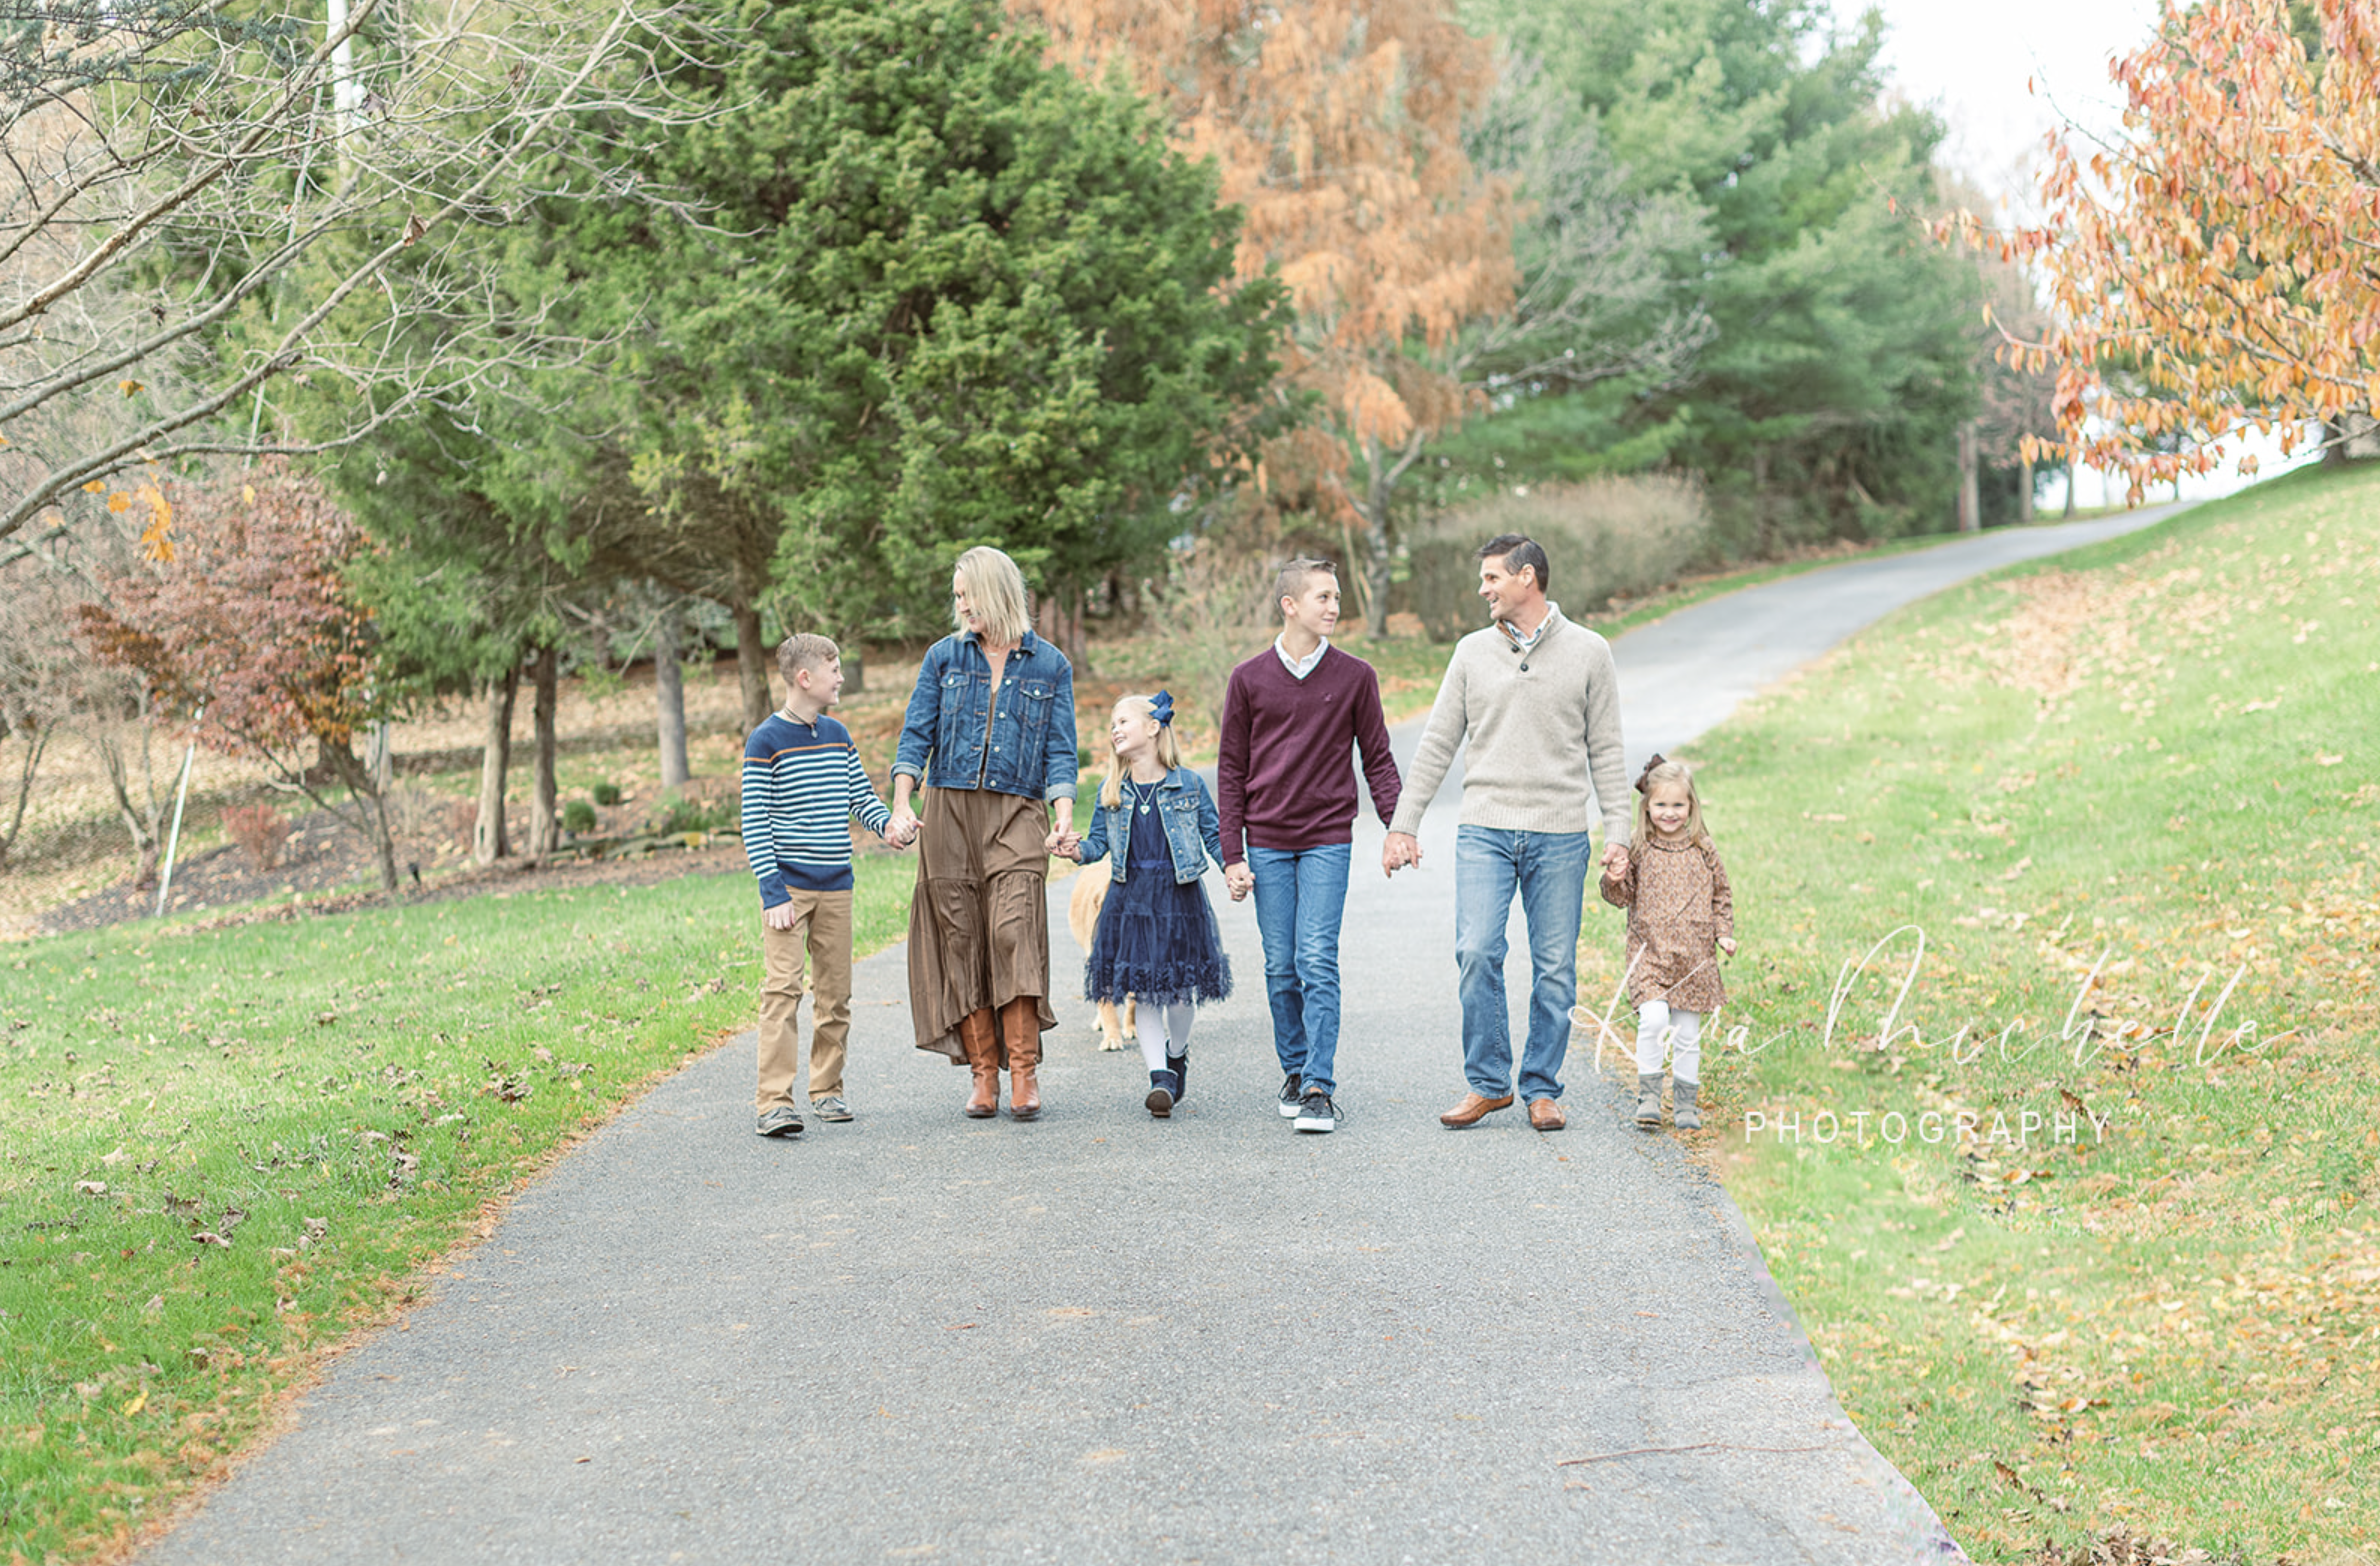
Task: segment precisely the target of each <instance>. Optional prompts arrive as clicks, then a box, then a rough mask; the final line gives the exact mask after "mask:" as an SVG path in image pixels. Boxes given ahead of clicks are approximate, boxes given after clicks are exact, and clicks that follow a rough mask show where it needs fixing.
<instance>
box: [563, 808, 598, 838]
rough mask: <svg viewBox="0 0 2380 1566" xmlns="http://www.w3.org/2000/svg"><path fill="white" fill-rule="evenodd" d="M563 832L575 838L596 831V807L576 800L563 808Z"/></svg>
mask: <svg viewBox="0 0 2380 1566" xmlns="http://www.w3.org/2000/svg"><path fill="white" fill-rule="evenodd" d="M562 830H563V831H565V832H568V833H570V834H571V835H572V836H573V837H580V836H584V835H585V834H587V833H589V832H592V831H594V830H595V807H594V806H593V805H590V804H588V803H587V802H586V801H585V800H583V799H574V800H572V801H570V803H568V804H566V805H564V806H563V807H562Z"/></svg>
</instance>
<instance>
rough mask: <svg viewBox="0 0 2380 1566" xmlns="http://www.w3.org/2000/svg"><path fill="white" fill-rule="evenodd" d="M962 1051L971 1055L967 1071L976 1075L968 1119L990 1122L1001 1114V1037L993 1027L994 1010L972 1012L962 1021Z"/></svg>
mask: <svg viewBox="0 0 2380 1566" xmlns="http://www.w3.org/2000/svg"><path fill="white" fill-rule="evenodd" d="M959 1048H961V1049H963V1050H965V1051H966V1052H967V1069H968V1070H970V1071H972V1072H974V1073H975V1091H974V1093H972V1094H971V1095H969V1097H968V1099H967V1118H968V1119H969V1120H989V1119H991V1118H992V1117H993V1116H994V1115H996V1114H998V1113H999V1112H1000V1034H999V1032H998V1030H997V1029H996V1028H995V1027H994V1026H993V1023H992V1013H991V1008H989V1007H986V1008H984V1009H983V1010H982V1011H971V1012H969V1013H967V1015H965V1016H964V1017H961V1018H960V1019H959Z"/></svg>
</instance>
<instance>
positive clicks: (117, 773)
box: [90, 696, 165, 884]
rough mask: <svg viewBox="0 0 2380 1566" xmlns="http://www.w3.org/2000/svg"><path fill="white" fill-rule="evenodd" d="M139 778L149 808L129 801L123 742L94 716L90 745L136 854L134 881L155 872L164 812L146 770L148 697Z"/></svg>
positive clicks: (129, 768)
mask: <svg viewBox="0 0 2380 1566" xmlns="http://www.w3.org/2000/svg"><path fill="white" fill-rule="evenodd" d="M140 725H141V758H140V767H141V781H142V783H143V784H144V785H146V792H147V794H148V796H149V808H148V810H147V811H145V812H144V811H142V810H141V809H140V808H139V807H138V806H136V805H134V804H133V802H132V758H131V757H129V756H127V755H126V754H125V753H124V745H123V742H122V741H121V740H120V739H118V738H117V737H116V735H114V734H113V733H110V732H109V731H108V728H107V720H106V719H105V718H104V717H102V718H98V719H96V720H95V721H94V722H93V724H92V727H91V731H90V732H91V748H92V749H93V750H95V751H97V752H99V765H100V766H101V767H102V768H103V769H105V771H106V772H107V782H108V787H109V788H110V789H111V790H112V791H113V792H114V793H115V796H116V814H117V815H119V816H121V817H123V819H124V830H125V832H127V833H128V834H130V836H131V838H132V852H133V853H134V854H135V855H136V856H137V857H138V859H139V863H140V870H139V873H138V877H137V880H138V881H142V882H149V883H152V884H153V883H154V881H155V879H156V875H157V849H158V844H157V833H158V828H159V826H160V825H161V824H162V817H163V816H164V814H165V801H163V800H162V799H159V798H158V797H157V779H156V777H155V776H154V775H153V774H152V773H151V772H150V770H149V732H150V728H151V725H150V723H149V714H148V700H147V698H146V697H145V696H144V697H143V698H142V701H141V713H140Z"/></svg>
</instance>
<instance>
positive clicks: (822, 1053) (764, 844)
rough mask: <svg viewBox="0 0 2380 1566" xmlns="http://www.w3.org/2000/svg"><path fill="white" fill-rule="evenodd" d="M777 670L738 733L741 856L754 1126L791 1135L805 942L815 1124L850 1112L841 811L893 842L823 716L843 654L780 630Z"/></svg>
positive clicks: (853, 758)
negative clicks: (750, 900) (752, 937)
mask: <svg viewBox="0 0 2380 1566" xmlns="http://www.w3.org/2000/svg"><path fill="white" fill-rule="evenodd" d="M777 671H778V672H779V673H780V674H782V675H784V676H785V705H784V706H783V707H782V708H781V709H779V710H778V711H776V712H773V713H771V714H770V715H769V716H768V718H767V720H766V721H765V722H763V723H762V724H761V725H760V727H759V728H757V729H754V730H753V731H752V736H751V738H749V739H747V740H745V741H744V854H745V856H746V857H747V858H748V859H750V860H751V861H752V873H753V875H754V876H756V877H758V878H759V881H760V911H761V940H760V949H761V980H760V1088H759V1108H760V1134H761V1135H762V1136H798V1135H800V1134H801V1129H802V1115H801V1111H800V1110H799V1109H798V1108H796V1107H795V1105H794V1101H793V1079H794V1072H795V1068H796V1066H797V1065H798V1064H799V1062H800V1059H801V1034H800V1030H799V1028H798V1027H797V1025H796V1022H795V1015H796V1013H798V1012H799V1011H800V1009H801V1004H802V960H803V956H804V953H805V950H806V952H807V955H808V958H809V961H810V962H811V964H813V965H814V966H815V969H816V978H815V981H814V983H813V986H812V989H813V994H814V999H813V1000H812V1001H811V1004H810V1107H811V1108H813V1109H815V1110H817V1111H818V1118H819V1119H821V1120H849V1119H850V1118H851V1105H850V1104H849V1103H848V1102H847V1101H845V1099H844V1097H843V1051H844V1046H845V1043H846V1042H847V1041H848V1039H849V1037H850V1034H851V833H850V832H849V830H848V829H846V828H845V826H844V825H843V822H844V819H845V818H846V817H849V818H851V819H854V820H857V821H858V822H859V824H860V825H862V826H864V827H866V828H867V829H868V830H869V831H871V832H874V833H876V834H877V835H878V836H880V837H884V838H885V840H886V841H887V842H893V841H894V840H893V839H892V838H891V837H890V836H889V835H888V831H889V828H890V825H891V821H892V812H891V811H889V810H887V809H886V808H885V806H884V802H883V801H882V800H880V799H878V798H877V797H876V791H875V789H874V788H872V787H871V786H869V783H868V775H867V773H866V771H865V770H863V769H862V768H861V766H860V764H859V750H858V748H857V747H856V746H854V745H853V744H852V743H851V731H850V730H848V729H846V728H844V727H843V725H841V724H840V723H837V722H836V721H835V720H834V719H832V718H830V717H828V716H827V715H826V713H827V709H828V708H830V707H832V706H833V705H834V704H835V700H836V698H837V697H839V696H840V695H842V692H843V658H842V654H841V653H840V652H838V651H837V650H836V648H835V644H834V643H833V642H830V641H828V640H827V639H826V638H825V637H823V636H807V635H805V636H789V637H787V638H786V639H785V643H784V645H783V646H781V647H779V648H778V649H777ZM894 846H895V847H906V846H907V845H906V844H905V843H897V842H895V843H894Z"/></svg>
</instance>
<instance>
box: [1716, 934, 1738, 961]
mask: <svg viewBox="0 0 2380 1566" xmlns="http://www.w3.org/2000/svg"><path fill="white" fill-rule="evenodd" d="M1719 950H1721V951H1723V952H1725V953H1726V954H1727V955H1728V956H1730V957H1733V956H1734V955H1735V937H1734V936H1732V935H1722V936H1720V937H1719Z"/></svg>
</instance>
